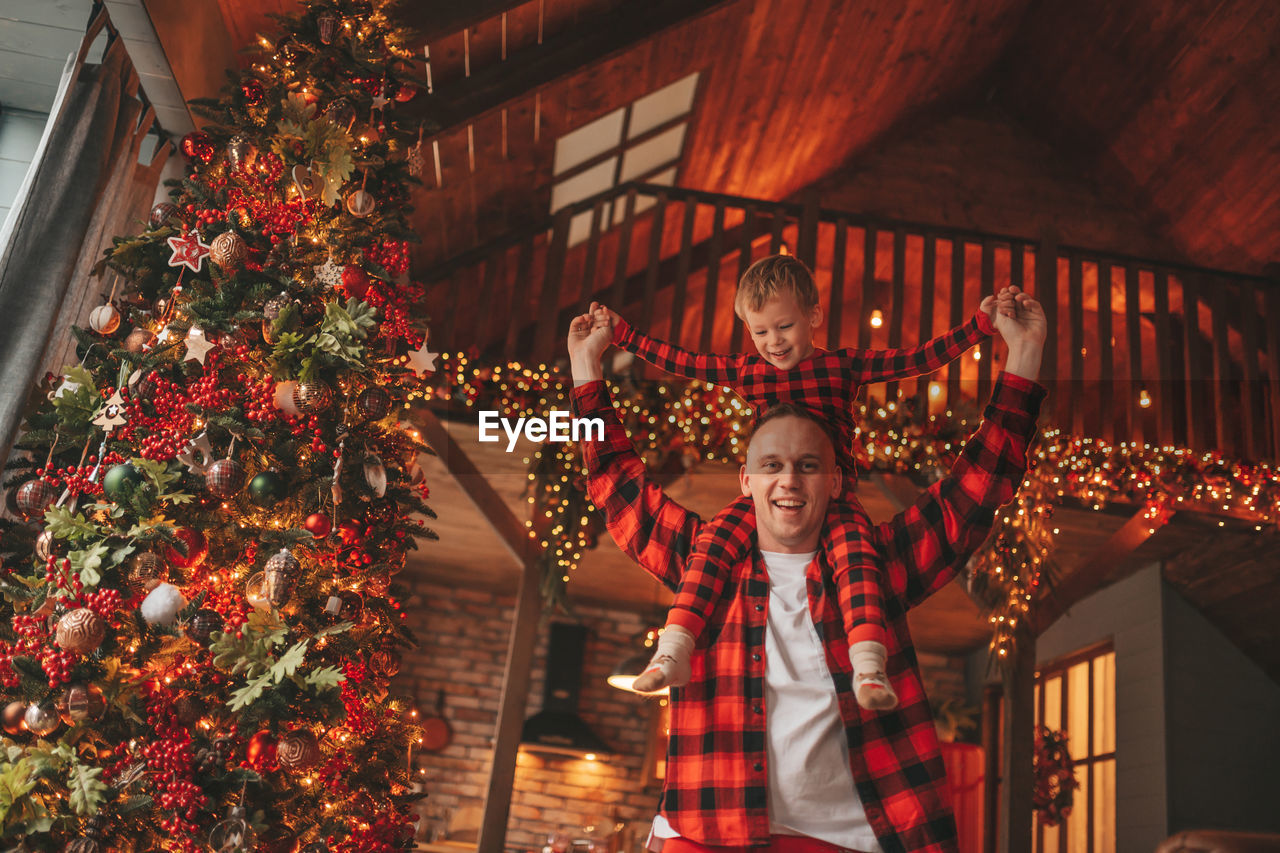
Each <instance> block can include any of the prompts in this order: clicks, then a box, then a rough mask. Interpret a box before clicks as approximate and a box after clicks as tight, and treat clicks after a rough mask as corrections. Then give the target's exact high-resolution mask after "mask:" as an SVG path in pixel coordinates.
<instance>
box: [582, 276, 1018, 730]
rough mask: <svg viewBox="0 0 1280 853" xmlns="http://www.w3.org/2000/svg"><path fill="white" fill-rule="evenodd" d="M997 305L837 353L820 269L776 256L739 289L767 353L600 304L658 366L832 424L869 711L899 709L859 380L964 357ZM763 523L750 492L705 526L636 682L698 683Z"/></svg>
mask: <svg viewBox="0 0 1280 853" xmlns="http://www.w3.org/2000/svg"><path fill="white" fill-rule="evenodd" d="M1011 302H1012V298H1011V297H1010V296H1009V295H1008V294H1007V293H1002V294H1001V298H1000V299H999V303H998V304H999V305H1000V309H1001V310H1002V311H1005V313H1008V310H1011ZM996 306H997V298H996V297H994V296H988V297H987V298H986V299H984V300H983V301H982V306H981V310H980V311H978V312H977V313H976V314H975V315H974V317H973V318H972V319H971V320H970V321H969V322H967V323H966V324H965V325H963V326H960V327H959V328H956V329H952V330H951V331H949V332H947V333H946V334H944V335H941V336H939V337H937V338H934V339H933V340H931V341H929V342H927V343H925V344H922V345H920V346H918V347H915V348H913V349H906V350H854V349H844V350H837V351H835V352H826V351H824V350H821V349H818V348H816V347H815V346H814V343H813V334H814V331H815V330H816V329H818V328H819V327H820V326H821V325H822V320H823V315H822V308H821V307H819V305H818V292H817V288H816V287H815V286H814V283H813V275H812V274H811V273H810V272H809V269H808V268H807V267H806V266H805V265H804V264H803V263H802V262H801V261H799V260H798V259H796V258H795V257H792V256H790V255H773V256H770V257H767V258H763V259H761V260H759V261H756V262H755V263H754V264H752V265H751V267H750V268H749V269H748V270H747V271H746V272H745V273H744V274H743V276H742V280H741V281H740V282H739V284H738V293H737V296H736V297H735V298H734V311H735V313H737V315H738V316H739V317H740V318H741V319H742V320H743V322H744V323H745V324H746V327H747V332H748V333H749V334H750V336H751V340H752V342H753V343H754V344H755V348H756V352H757V355H748V354H742V355H737V356H722V355H705V354H698V353H690V352H688V351H686V350H683V349H680V348H679V347H676V346H674V345H672V344H668V343H665V342H662V341H658V340H655V339H653V338H650V337H647V336H646V335H643V334H641V333H640V332H637V331H636V330H635V329H633V328H631V326H630V325H628V324H627V322H626V321H625V320H623V319H622V318H621V317H619V316H618V315H617V314H615V313H614V312H612V311H610V310H609V309H607V308H605V307H604V306H602V305H598V304H596V303H592V305H591V313H592V315H593V316H594V317H595V318H596V319H597V321H598V322H599V321H601V320H606V319H607V321H608V322H611V323H612V325H613V340H614V343H615V344H617V345H618V346H620V347H621V348H623V349H625V350H627V351H628V352H632V353H634V354H636V355H637V356H639V357H640V358H642V359H644V360H645V361H647V362H649V363H650V364H653V365H654V366H656V367H659V368H661V369H663V370H665V371H667V372H669V373H673V374H676V375H678V376H685V377H688V378H690V379H701V380H704V381H706V382H712V383H715V384H717V385H724V386H728V387H730V388H732V389H733V390H735V391H737V392H738V393H739V394H740V395H741V396H742V397H743V398H744V399H745V400H746V401H747V403H749V404H750V405H751V406H752V407H753V408H754V409H755V411H756V412H757V413H759V412H762V411H764V410H765V409H767V408H769V407H770V406H773V405H776V404H778V403H783V402H790V403H795V404H798V405H801V406H804V407H805V408H807V409H810V410H811V411H814V412H815V413H817V414H819V415H820V416H821V417H822V418H823V420H824V421H825V422H826V423H828V424H829V425H830V428H831V430H832V432H833V433H834V438H835V439H836V441H835V444H836V454H837V458H836V462H837V464H838V465H839V467H840V470H841V472H842V475H843V484H842V488H841V493H840V497H839V498H838V499H837V500H836V501H835V502H833V503H832V504H831V509H830V510H829V512H828V520H827V526H826V532H825V534H824V540H823V543H822V547H823V549H824V550H825V552H826V554H827V558H828V565H830V566H831V568H832V573H833V579H834V581H835V585H836V590H837V593H838V603H839V607H840V612H841V614H842V617H843V620H844V627H845V630H846V632H847V634H848V638H849V656H850V660H851V662H852V664H853V673H854V691H855V696H856V697H857V700H858V704H860V705H861V706H862V707H863V708H866V709H868V710H875V711H884V710H891V709H892V708H895V707H897V704H898V697H897V695H896V694H895V693H894V691H893V688H892V686H891V685H890V683H889V679H888V677H887V675H886V673H885V657H886V650H885V645H884V639H885V633H884V632H885V629H884V613H883V611H882V607H881V594H880V578H879V568H878V566H877V564H876V560H875V556H874V552H873V551H872V550H871V548H870V547H869V545H868V542H869V541H870V540H869V537H868V535H867V532H868V531H869V530H870V527H871V519H870V518H869V517H868V516H867V514H866V512H865V510H863V508H862V506H861V504H859V503H858V500H857V497H856V494H855V486H856V473H855V467H854V460H853V447H854V435H855V432H854V431H855V427H856V424H855V419H854V415H853V402H854V398H855V397H856V396H857V393H858V388H859V386H860V385H864V384H866V383H869V382H883V381H888V380H892V379H904V378H907V377H912V376H919V375H921V374H924V373H930V372H932V371H934V370H937V369H938V368H939V367H942V366H943V365H945V364H947V363H949V362H951V361H953V360H954V359H956V358H958V357H959V356H960V355H961V354H962V353H963V352H964V351H965V350H967V349H969V348H970V347H972V346H973V345H974V344H977V343H979V342H981V341H982V340H983V339H984V338H986V337H988V336H990V335H991V334H992V333H993V332H994V331H995V326H994V325H993V323H992V317H993V316H994V314H995V311H996ZM801 473H803V472H801ZM795 503H797V502H796V501H780V502H778V503H777V504H776V505H777V507H778V509H779V511H780V512H782V513H788V512H794V513H797V514H799V513H801V512H802V511H803V507H801V506H794V505H793V504H795ZM754 532H755V518H754V509H753V505H752V501H751V498H750V497H745V496H744V497H740V498H739V499H738V500H736V501H734V502H733V503H732V504H730V505H729V506H727V507H726V508H725V509H724V510H722V511H721V512H720V514H719V515H717V516H716V517H715V519H714V520H713V521H712V522H711V523H710V524H708V525H707V526H706V527H705V528H704V530H703V532H702V533H701V534H700V535H699V537H698V540H697V542H696V543H695V545H694V554H693V557H692V559H691V560H690V562H689V566H688V568H687V570H686V571H685V574H684V575H683V577H682V579H681V581H680V584H679V587H678V588H677V590H676V594H675V599H674V601H673V602H672V606H671V610H670V611H669V613H668V615H667V624H666V627H665V629H664V630H663V632H662V634H661V636H660V637H659V639H658V647H657V650H656V652H655V654H654V656H653V659H652V660H651V661H650V663H649V665H648V667H647V668H646V669H645V671H644V672H643V673H642V674H641V675H640V677H639V678H637V679H636V681H635V685H634V689H635V690H637V691H639V692H642V693H652V692H656V691H659V690H661V689H662V688H664V687H667V686H671V687H678V686H681V685H683V684H686V683H687V682H688V680H689V677H690V668H689V658H690V655H691V653H692V650H693V646H694V643H695V642H696V641H697V640H698V638H699V637H700V636H701V635H702V633H703V631H704V630H705V628H706V626H707V618H708V617H709V615H710V614H711V612H712V611H713V609H714V605H715V602H716V601H717V600H718V599H719V597H720V595H721V593H722V591H723V589H724V584H725V579H726V578H727V577H728V575H729V572H730V567H731V566H733V565H735V564H738V563H740V562H741V560H742V558H743V555H745V554H747V553H748V552H749V551H750V550H751V548H752V546H753V538H754Z"/></svg>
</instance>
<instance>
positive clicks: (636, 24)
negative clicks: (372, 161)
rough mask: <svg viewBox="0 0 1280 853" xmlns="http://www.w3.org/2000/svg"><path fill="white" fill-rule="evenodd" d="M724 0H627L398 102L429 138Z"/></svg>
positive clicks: (407, 120)
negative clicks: (403, 102)
mask: <svg viewBox="0 0 1280 853" xmlns="http://www.w3.org/2000/svg"><path fill="white" fill-rule="evenodd" d="M727 2H729V0H659V2H646V3H627V4H625V5H623V6H622V7H620V8H617V9H613V10H610V12H609V13H608V14H605V15H600V16H598V17H596V18H593V19H591V20H587V21H584V22H582V23H580V24H578V25H577V26H575V27H571V28H569V29H567V30H565V31H564V32H560V33H556V34H555V35H552V36H550V37H549V38H547V39H546V40H545V41H544V42H543V43H542V44H541V45H535V46H531V47H527V48H524V49H522V50H520V51H518V52H516V53H514V54H512V55H511V56H510V57H509V58H508V59H507V61H506V62H496V63H494V64H492V65H489V66H487V67H485V68H481V69H479V70H477V71H476V72H475V73H473V74H472V75H471V76H470V77H466V78H463V79H461V80H453V81H450V82H449V84H448V85H447V86H441V87H440V88H439V89H437V91H436V93H435V94H433V95H428V96H423V97H419V98H416V99H414V100H413V101H411V102H410V103H409V104H406V105H404V106H403V107H401V108H400V109H401V110H402V113H401V115H402V120H403V121H404V122H405V123H406V124H413V123H414V122H415V121H421V122H422V123H423V126H424V127H425V128H426V129H427V131H428V132H429V133H431V134H432V135H433V137H438V136H440V135H441V134H443V133H446V132H447V131H449V130H451V129H453V128H457V127H461V126H463V125H466V124H470V123H474V122H476V121H478V120H480V119H481V118H483V117H485V116H486V115H489V114H491V113H493V112H496V111H497V110H498V109H500V108H501V107H502V106H503V105H505V104H509V103H511V102H512V101H514V100H515V99H517V98H519V97H521V96H523V95H527V94H529V93H530V92H533V91H534V90H536V89H541V88H543V87H545V86H547V85H549V84H551V83H553V82H555V81H556V80H559V79H561V78H564V77H568V76H569V75H571V74H575V73H579V72H581V71H582V70H583V69H585V68H588V67H591V66H593V65H596V64H597V63H599V62H601V61H603V60H605V59H607V58H609V57H611V56H613V55H615V54H618V53H621V52H623V51H624V50H627V49H628V48H631V47H634V46H635V45H638V44H640V43H642V42H644V41H646V40H648V39H650V38H652V37H653V36H656V35H658V34H659V33H662V32H664V31H666V30H668V29H671V28H673V27H676V26H679V25H681V24H685V23H688V22H689V21H692V20H694V19H696V18H699V17H701V16H703V15H705V14H707V13H709V12H711V11H712V10H714V9H715V8H716V7H718V6H723V5H725V4H726V3H727Z"/></svg>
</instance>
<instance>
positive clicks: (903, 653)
mask: <svg viewBox="0 0 1280 853" xmlns="http://www.w3.org/2000/svg"><path fill="white" fill-rule="evenodd" d="M1044 393H1045V392H1044V389H1043V388H1041V387H1040V386H1039V385H1037V384H1035V383H1034V382H1030V381H1028V380H1025V379H1021V378H1019V377H1017V376H1012V375H1010V374H1007V373H1001V374H1000V376H999V377H998V378H997V380H996V383H995V388H994V390H993V391H992V395H991V403H990V404H989V405H988V406H987V409H986V412H985V416H984V418H983V421H982V424H981V425H980V426H979V427H978V430H977V432H975V433H974V435H973V437H971V438H970V439H969V441H968V442H967V443H966V445H965V448H964V450H963V451H962V452H961V454H960V456H959V457H958V458H957V459H956V462H955V464H954V465H953V466H952V469H951V473H950V474H949V475H948V476H947V477H945V478H943V479H942V480H940V481H939V482H937V483H935V484H933V485H932V486H930V487H929V488H928V489H927V490H926V491H925V492H924V493H923V494H921V496H920V497H919V498H918V499H917V500H916V502H915V504H913V505H912V506H910V507H908V508H907V509H905V510H903V511H902V512H900V513H898V514H897V515H896V516H894V517H893V518H892V519H891V520H889V521H887V522H884V523H883V524H879V525H876V526H875V527H874V528H873V540H874V547H875V549H876V551H877V552H878V554H879V555H880V557H881V559H882V563H881V566H882V574H881V579H882V583H883V584H884V593H885V595H884V610H885V629H886V634H887V637H886V646H887V647H888V652H889V665H888V671H889V676H890V678H891V679H892V681H893V686H894V689H895V690H896V691H897V693H898V697H899V699H900V704H899V706H898V708H897V710H895V711H891V712H888V713H874V712H867V711H864V710H862V709H861V708H859V707H858V703H857V701H856V700H855V699H854V696H853V690H852V685H851V674H850V663H849V655H848V649H847V644H846V642H845V641H846V637H845V633H844V629H843V626H842V624H841V619H840V614H839V613H838V612H837V609H836V605H835V601H836V599H835V589H834V587H833V585H832V583H831V572H830V568H829V567H828V566H827V565H826V564H825V558H824V557H823V556H822V555H821V552H819V557H817V558H816V559H815V560H814V562H813V564H812V565H810V567H809V569H808V592H809V610H810V613H811V614H812V617H813V620H814V625H815V627H816V628H817V631H818V635H819V636H820V637H822V638H823V644H824V646H825V653H826V655H825V656H826V661H827V667H828V668H829V670H830V672H831V674H832V681H833V682H834V684H835V688H836V692H837V695H838V697H839V702H840V713H841V716H842V717H843V720H844V726H845V733H846V735H847V737H848V742H849V763H850V767H851V770H852V772H853V778H854V782H855V784H856V786H857V790H858V796H859V797H860V798H861V800H862V803H863V806H864V808H865V809H866V814H867V819H868V820H869V821H870V823H871V826H872V828H873V829H874V830H875V833H876V837H877V838H878V839H879V841H880V846H881V847H882V848H883V849H884V853H906V851H927V853H944V851H952V853H954V851H955V850H956V849H957V848H956V828H955V821H954V819H953V817H952V814H951V807H950V804H949V803H948V799H947V798H948V794H947V790H946V769H945V767H944V766H943V762H942V756H941V753H940V750H939V746H938V738H937V735H936V733H935V731H934V726H933V715H932V714H931V713H930V710H929V702H928V699H927V697H926V696H925V692H924V687H923V685H922V683H921V680H920V673H919V671H918V670H917V669H916V654H915V649H914V648H913V647H912V643H911V635H910V633H909V632H908V630H907V619H906V613H907V611H908V610H909V609H911V608H912V607H914V606H915V605H916V604H919V603H920V602H921V601H923V600H924V599H925V598H927V597H928V596H929V595H931V594H932V593H934V592H935V591H937V590H938V589H940V588H941V587H943V586H944V585H946V584H947V583H949V582H950V581H951V580H952V579H953V578H954V577H955V576H956V573H957V572H959V571H960V569H961V568H962V567H963V566H964V564H965V563H966V561H967V560H968V558H969V556H970V555H971V554H972V553H973V552H974V551H976V550H977V549H978V548H979V547H980V546H981V545H982V543H983V541H984V540H985V539H986V537H987V534H988V532H989V531H990V529H991V526H992V524H993V523H994V519H995V513H996V510H997V509H998V508H999V507H1000V506H1001V505H1002V504H1004V503H1007V502H1008V501H1010V500H1011V499H1012V498H1013V495H1014V492H1015V490H1016V489H1017V488H1018V486H1019V484H1020V483H1021V482H1022V477H1023V474H1024V473H1025V470H1026V456H1027V446H1028V444H1029V442H1030V440H1031V438H1032V436H1033V435H1034V432H1035V424H1036V416H1037V415H1038V413H1039V409H1040V402H1041V400H1042V399H1043V398H1044ZM572 399H573V405H574V411H575V414H576V415H577V416H578V417H598V418H601V419H603V420H604V423H605V435H604V439H603V440H602V441H596V442H583V444H582V450H583V453H584V455H585V459H586V464H587V468H588V472H589V477H588V481H587V483H588V490H589V492H590V495H591V499H592V501H594V503H595V505H596V506H597V507H599V508H600V510H601V511H602V512H603V514H604V517H605V520H606V523H607V525H608V527H609V531H610V533H612V534H613V538H614V540H615V541H617V543H618V545H619V546H620V547H621V548H622V549H623V550H624V551H626V552H627V554H628V555H629V556H630V557H631V558H632V559H634V560H635V561H636V562H638V563H639V564H640V565H641V567H643V568H644V569H645V570H646V571H648V572H649V573H650V574H652V575H653V576H654V577H656V578H657V579H658V580H660V581H661V582H662V583H664V584H665V585H666V586H667V587H668V588H671V589H674V588H675V586H676V584H677V583H678V582H679V579H680V575H681V573H682V572H683V570H684V568H685V564H686V561H687V559H688V557H689V555H690V553H691V550H692V547H693V542H694V539H695V537H696V536H697V534H698V531H699V528H700V527H701V525H702V523H703V522H702V520H701V519H700V518H699V517H698V516H697V515H696V514H694V513H692V512H690V511H688V510H686V509H684V508H683V507H681V506H680V505H679V504H677V503H676V502H675V501H673V500H671V499H670V498H668V497H666V495H664V494H663V492H662V489H661V488H660V487H659V486H657V485H656V484H654V483H653V482H651V481H650V480H649V479H648V477H647V475H646V472H645V467H644V463H643V462H642V461H641V459H640V457H639V456H638V455H637V454H636V452H635V449H634V448H633V447H632V445H631V441H630V439H629V438H628V437H627V433H626V429H625V428H624V427H623V425H622V423H621V421H620V420H619V419H618V417H617V415H616V413H615V412H614V410H613V403H612V400H611V399H610V397H609V392H608V390H607V388H606V386H605V383H604V382H602V381H597V382H592V383H588V384H586V385H583V386H581V387H578V388H575V389H574V391H573V395H572ZM768 598H769V583H768V578H767V576H766V574H765V567H764V561H763V559H762V558H761V557H760V555H759V553H758V552H757V553H755V555H754V557H753V558H752V559H750V560H744V561H743V562H742V563H741V564H740V565H737V566H735V567H734V570H733V575H732V577H730V578H728V579H727V580H726V585H725V595H723V596H721V597H720V599H719V601H717V602H716V603H715V607H716V608H717V609H716V612H715V613H714V615H713V616H712V617H711V618H710V619H708V636H707V640H706V642H705V643H704V644H700V645H699V647H698V648H696V649H695V650H694V653H693V661H692V664H693V678H692V680H691V681H690V682H689V684H688V685H687V686H685V687H682V688H678V689H676V690H674V691H673V692H672V699H673V701H672V718H671V723H672V725H671V739H670V745H669V752H668V759H669V760H668V762H667V775H666V785H665V788H664V791H663V797H662V813H663V814H664V815H665V816H666V818H667V820H669V821H670V823H671V825H672V827H674V828H675V830H676V831H677V832H679V833H680V834H681V835H683V836H685V837H687V838H689V839H691V840H693V841H697V842H701V843H703V844H713V845H751V844H764V843H766V842H767V841H768V838H769V815H768V808H767V805H766V803H767V795H766V786H765V780H766V778H767V775H766V770H765V761H766V760H767V759H766V755H765V737H764V732H765V725H766V721H767V719H768V716H767V712H768V709H767V708H765V706H764V666H765V662H764V636H765V620H766V618H767V612H766V606H767V603H768Z"/></svg>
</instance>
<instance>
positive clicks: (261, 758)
mask: <svg viewBox="0 0 1280 853" xmlns="http://www.w3.org/2000/svg"><path fill="white" fill-rule="evenodd" d="M246 757H247V758H248V759H249V763H250V764H274V763H275V760H276V739H275V738H274V737H272V736H271V732H268V731H265V730H264V731H260V732H258V733H257V734H255V735H254V736H253V737H251V738H249V746H248V750H247V753H246Z"/></svg>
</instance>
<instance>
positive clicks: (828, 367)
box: [613, 311, 995, 482]
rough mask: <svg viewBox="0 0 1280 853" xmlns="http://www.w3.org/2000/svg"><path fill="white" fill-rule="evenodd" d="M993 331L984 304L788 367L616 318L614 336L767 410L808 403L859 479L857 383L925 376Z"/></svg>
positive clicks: (843, 465) (844, 466)
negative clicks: (889, 342)
mask: <svg viewBox="0 0 1280 853" xmlns="http://www.w3.org/2000/svg"><path fill="white" fill-rule="evenodd" d="M994 333H995V326H994V325H992V322H991V318H990V317H989V316H987V314H986V312H984V311H978V312H976V313H975V314H974V315H973V317H971V318H970V319H969V322H967V323H965V324H964V325H963V326H957V327H956V328H954V329H951V330H950V331H948V332H944V333H943V334H941V335H939V336H938V337H936V338H933V339H932V340H929V341H926V342H925V343H923V344H920V345H919V346H916V347H911V348H909V349H887V350H859V349H841V350H834V351H828V350H823V349H815V350H814V351H813V355H811V356H810V357H809V358H806V359H805V360H803V361H801V362H800V363H799V364H797V365H796V366H795V367H793V368H791V369H790V370H787V371H783V370H779V369H778V368H776V367H774V366H773V365H772V364H770V363H769V362H768V361H766V360H765V359H764V358H762V357H761V356H760V355H758V354H755V353H750V354H748V353H741V354H739V355H708V354H705V353H693V352H689V351H688V350H685V349H681V348H680V347H678V346H675V345H673V344H669V343H667V342H665V341H660V340H657V339H655V338H651V337H649V336H648V335H645V334H644V333H642V332H638V331H636V330H635V329H633V328H632V327H631V325H630V324H628V323H627V321H626V320H621V319H620V320H618V321H617V323H616V324H615V325H614V330H613V340H614V343H616V344H617V345H618V346H620V347H622V348H623V349H625V350H627V351H628V352H632V353H635V354H636V355H637V356H639V357H640V358H642V359H644V360H645V361H647V362H649V363H650V364H652V365H653V366H655V367H658V368H661V369H662V370H665V371H667V372H668V373H672V374H675V375H676V376H683V377H686V378H688V379H701V380H703V381H705V382H712V383H714V384H716V385H723V386H726V387H728V388H732V389H733V390H734V391H736V392H737V393H738V394H739V395H740V396H741V397H742V399H744V400H746V401H747V403H748V404H749V405H750V406H751V407H752V409H754V410H755V414H756V415H757V416H758V415H760V413H761V412H764V411H765V410H766V409H768V408H770V407H771V406H776V405H778V404H779V403H793V404H795V405H798V406H804V407H805V408H806V409H809V410H810V411H812V412H814V413H815V414H816V415H818V417H820V418H822V420H823V421H824V422H825V423H827V424H830V429H831V431H832V433H833V436H832V437H833V439H835V450H836V464H837V465H839V466H840V470H841V472H842V473H844V475H845V477H846V482H853V480H854V479H855V477H856V472H857V468H856V466H855V464H854V459H853V451H854V448H855V447H856V446H857V445H856V442H857V420H856V418H855V416H854V413H853V403H854V399H855V398H856V397H857V395H858V390H859V389H860V388H861V387H862V386H863V385H866V384H868V383H872V382H888V381H891V380H894V379H909V378H911V377H913V376H922V375H924V374H926V373H932V372H933V371H935V370H937V369H939V368H941V367H943V366H945V365H947V364H950V363H951V362H952V361H955V360H956V359H957V358H959V357H960V356H961V355H962V354H963V353H964V352H965V350H967V349H969V348H970V347H972V346H974V345H975V344H979V343H981V342H982V341H984V340H986V339H987V338H988V337H989V336H990V335H992V334H994Z"/></svg>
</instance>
